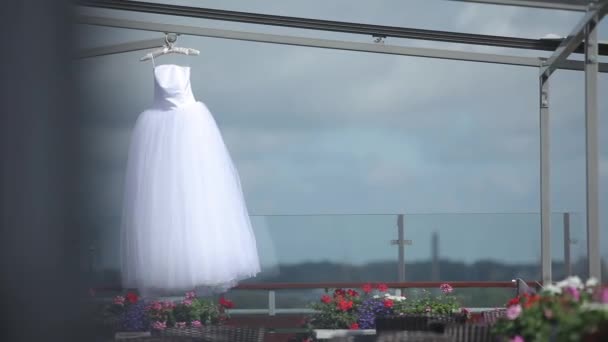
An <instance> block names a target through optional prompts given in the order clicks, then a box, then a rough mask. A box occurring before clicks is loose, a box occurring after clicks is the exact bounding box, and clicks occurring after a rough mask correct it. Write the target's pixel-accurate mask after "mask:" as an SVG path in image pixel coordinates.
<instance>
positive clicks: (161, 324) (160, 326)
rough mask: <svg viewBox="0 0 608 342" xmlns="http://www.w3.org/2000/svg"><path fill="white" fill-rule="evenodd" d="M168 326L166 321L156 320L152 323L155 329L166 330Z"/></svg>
mask: <svg viewBox="0 0 608 342" xmlns="http://www.w3.org/2000/svg"><path fill="white" fill-rule="evenodd" d="M166 328H167V323H166V322H160V321H156V322H154V323H152V329H154V330H165V329H166Z"/></svg>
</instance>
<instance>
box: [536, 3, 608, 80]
mask: <svg viewBox="0 0 608 342" xmlns="http://www.w3.org/2000/svg"><path fill="white" fill-rule="evenodd" d="M606 11H608V0H600V1H598V2H596V3H594V6H593V7H590V8H589V11H587V13H585V16H584V17H583V18H582V19H581V20H580V21H579V22H578V24H576V26H575V27H574V29H572V31H571V32H570V34H569V35H568V37H566V39H564V40H562V42H561V44H560V45H559V46H558V47H557V49H556V50H555V52H553V55H551V57H549V59H547V62H546V63H545V64H544V65H543V67H542V68H541V77H542V78H548V77H549V76H551V74H552V73H553V72H554V71H555V70H557V69H558V66H559V64H560V63H561V62H562V61H565V60H566V59H567V58H568V56H570V54H571V53H573V52H575V51H576V50H577V49H578V48H579V47H580V46H581V42H582V41H583V40H584V38H585V30H586V29H587V28H588V25H589V24H590V23H591V24H592V25H595V23H597V22H599V21H600V20H602V17H603V16H604V15H605V14H606Z"/></svg>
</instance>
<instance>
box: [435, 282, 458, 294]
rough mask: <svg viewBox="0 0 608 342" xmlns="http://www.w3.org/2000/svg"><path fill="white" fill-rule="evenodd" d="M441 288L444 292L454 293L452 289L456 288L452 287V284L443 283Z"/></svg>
mask: <svg viewBox="0 0 608 342" xmlns="http://www.w3.org/2000/svg"><path fill="white" fill-rule="evenodd" d="M439 288H440V289H441V292H443V293H444V294H448V293H452V291H454V288H452V286H451V285H450V284H441V286H439Z"/></svg>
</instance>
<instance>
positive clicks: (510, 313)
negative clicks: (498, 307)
mask: <svg viewBox="0 0 608 342" xmlns="http://www.w3.org/2000/svg"><path fill="white" fill-rule="evenodd" d="M520 314H521V305H519V304H516V305H511V306H509V308H508V309H507V318H508V319H510V320H514V319H516V318H517V317H519V315H520Z"/></svg>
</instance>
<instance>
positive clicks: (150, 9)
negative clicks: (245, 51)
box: [78, 0, 608, 55]
mask: <svg viewBox="0 0 608 342" xmlns="http://www.w3.org/2000/svg"><path fill="white" fill-rule="evenodd" d="M78 4H79V5H81V6H88V7H95V8H105V9H115V10H125V11H135V12H141V13H155V14H164V15H174V16H182V17H191V18H201V19H212V20H222V21H232V22H239V23H248V24H259V25H270V26H282V27H290V28H297V29H309V30H318V31H331V32H341V33H350V34H363V35H368V36H379V37H393V38H405V39H421V40H432V41H441V42H449V43H459V44H472V45H486V46H496V47H505V48H516V49H529V50H543V51H555V49H556V48H557V47H558V46H559V43H560V41H559V40H546V39H529V38H517V37H503V36H492V35H481V34H471V33H462V32H449V31H436V30H422V29H414V28H405V27H395V26H384V25H370V24H360V23H351V22H342V21H331V20H319V19H309V18H298V17H287V16H278V15H268V14H258V13H248V12H236V11H226V10H217V9H208V8H200V7H188V6H178V5H170V4H159V3H148V2H140V1H130V0H122V1H115V0H80V1H78ZM576 51H577V52H580V53H583V52H584V51H583V48H582V46H579V47H578V48H577V50H576ZM600 54H602V55H603V54H606V55H608V46H607V45H605V44H604V45H602V46H600Z"/></svg>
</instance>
